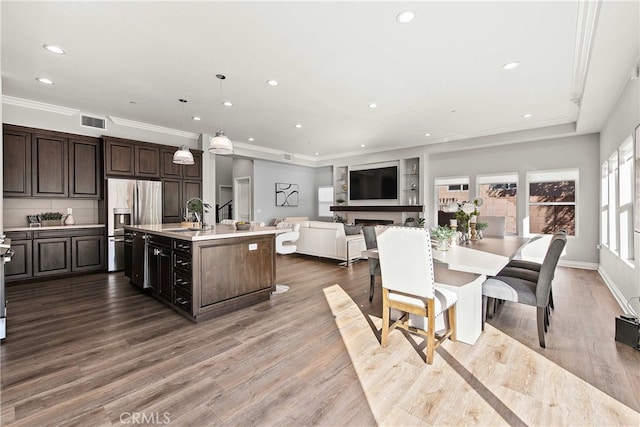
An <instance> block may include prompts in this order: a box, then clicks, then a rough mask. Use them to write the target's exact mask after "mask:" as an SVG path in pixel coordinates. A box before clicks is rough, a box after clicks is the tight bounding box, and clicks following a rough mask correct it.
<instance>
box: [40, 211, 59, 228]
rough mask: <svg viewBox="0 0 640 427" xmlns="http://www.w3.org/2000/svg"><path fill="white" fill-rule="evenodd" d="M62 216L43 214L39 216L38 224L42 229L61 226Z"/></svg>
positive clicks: (49, 213) (53, 213) (50, 213)
mask: <svg viewBox="0 0 640 427" xmlns="http://www.w3.org/2000/svg"><path fill="white" fill-rule="evenodd" d="M62 216H63V215H62V214H61V213H60V212H45V213H41V214H40V223H41V224H42V226H43V227H52V226H56V225H62Z"/></svg>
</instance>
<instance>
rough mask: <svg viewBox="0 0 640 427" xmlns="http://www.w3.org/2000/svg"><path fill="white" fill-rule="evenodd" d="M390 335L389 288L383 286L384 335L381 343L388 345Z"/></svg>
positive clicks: (384, 345)
mask: <svg viewBox="0 0 640 427" xmlns="http://www.w3.org/2000/svg"><path fill="white" fill-rule="evenodd" d="M388 337H389V290H388V289H385V288H382V337H381V338H380V344H382V346H383V347H386V346H387V338H388Z"/></svg>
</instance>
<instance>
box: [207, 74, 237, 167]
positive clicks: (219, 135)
mask: <svg viewBox="0 0 640 427" xmlns="http://www.w3.org/2000/svg"><path fill="white" fill-rule="evenodd" d="M216 77H217V78H218V79H219V80H220V103H222V102H223V100H222V80H224V79H226V77H225V76H224V74H216ZM222 115H224V107H223V113H222ZM222 115H221V116H220V122H221V123H222ZM209 152H210V153H214V154H233V145H232V144H231V141H230V140H229V138H228V137H227V135H225V133H224V131H223V130H219V131H218V132H216V135H215V136H214V137H213V138H211V141H209Z"/></svg>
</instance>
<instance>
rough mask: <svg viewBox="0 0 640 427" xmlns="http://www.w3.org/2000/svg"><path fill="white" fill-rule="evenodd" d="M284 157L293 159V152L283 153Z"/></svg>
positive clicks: (289, 159)
mask: <svg viewBox="0 0 640 427" xmlns="http://www.w3.org/2000/svg"><path fill="white" fill-rule="evenodd" d="M282 158H283V159H285V160H288V161H291V160H293V154H291V153H282Z"/></svg>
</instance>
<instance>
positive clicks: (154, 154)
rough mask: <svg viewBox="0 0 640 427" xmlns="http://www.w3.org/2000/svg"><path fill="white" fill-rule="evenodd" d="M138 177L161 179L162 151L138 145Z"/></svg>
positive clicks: (154, 147) (136, 158)
mask: <svg viewBox="0 0 640 427" xmlns="http://www.w3.org/2000/svg"><path fill="white" fill-rule="evenodd" d="M135 165H136V176H139V177H144V178H160V149H159V148H158V147H156V146H152V145H147V144H145V145H136V157H135Z"/></svg>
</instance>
